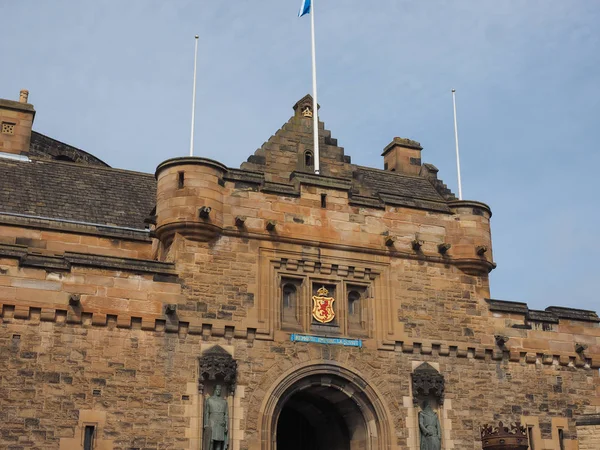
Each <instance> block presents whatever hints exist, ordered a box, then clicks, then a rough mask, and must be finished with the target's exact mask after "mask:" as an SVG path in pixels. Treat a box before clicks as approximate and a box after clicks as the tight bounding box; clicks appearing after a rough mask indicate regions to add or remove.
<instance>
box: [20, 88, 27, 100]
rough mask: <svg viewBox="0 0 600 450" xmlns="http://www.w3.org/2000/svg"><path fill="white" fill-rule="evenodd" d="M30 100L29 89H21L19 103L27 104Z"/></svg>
mask: <svg viewBox="0 0 600 450" xmlns="http://www.w3.org/2000/svg"><path fill="white" fill-rule="evenodd" d="M28 99H29V91H28V90H27V89H21V92H20V93H19V103H27V101H28Z"/></svg>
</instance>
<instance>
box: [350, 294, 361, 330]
mask: <svg viewBox="0 0 600 450" xmlns="http://www.w3.org/2000/svg"><path fill="white" fill-rule="evenodd" d="M348 321H349V322H350V323H352V324H358V323H360V293H359V292H357V291H350V292H349V293H348Z"/></svg>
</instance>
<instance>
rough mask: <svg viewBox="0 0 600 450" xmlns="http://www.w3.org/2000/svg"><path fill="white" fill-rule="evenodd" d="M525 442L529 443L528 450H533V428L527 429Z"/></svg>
mask: <svg viewBox="0 0 600 450" xmlns="http://www.w3.org/2000/svg"><path fill="white" fill-rule="evenodd" d="M527 440H528V441H529V450H535V445H534V443H533V427H532V426H529V427H527Z"/></svg>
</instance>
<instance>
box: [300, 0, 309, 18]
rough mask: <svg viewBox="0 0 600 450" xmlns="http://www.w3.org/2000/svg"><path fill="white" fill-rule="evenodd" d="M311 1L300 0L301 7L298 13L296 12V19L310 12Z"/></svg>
mask: <svg viewBox="0 0 600 450" xmlns="http://www.w3.org/2000/svg"><path fill="white" fill-rule="evenodd" d="M311 3H312V1H311V0H302V5H300V11H298V17H302V16H303V15H305V14H308V13H309V12H310V6H311Z"/></svg>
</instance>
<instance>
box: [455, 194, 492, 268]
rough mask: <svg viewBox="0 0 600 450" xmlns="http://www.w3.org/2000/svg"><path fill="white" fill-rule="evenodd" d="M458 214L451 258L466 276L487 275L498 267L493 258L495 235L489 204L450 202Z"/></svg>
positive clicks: (469, 201) (468, 201) (464, 201)
mask: <svg viewBox="0 0 600 450" xmlns="http://www.w3.org/2000/svg"><path fill="white" fill-rule="evenodd" d="M448 206H450V208H451V209H452V212H454V214H456V215H457V216H458V217H457V225H458V229H457V230H456V231H455V233H453V234H454V236H453V238H452V240H453V242H452V256H453V258H454V259H455V260H456V263H457V265H458V266H459V267H460V268H461V269H462V270H464V271H465V272H467V273H472V274H474V275H479V274H487V273H488V272H490V271H491V270H492V269H494V268H495V267H496V264H495V263H494V262H493V261H494V259H493V257H492V233H491V228H490V218H491V217H492V211H491V209H490V207H489V206H488V205H486V204H485V203H481V202H476V201H471V200H455V201H452V202H449V203H448Z"/></svg>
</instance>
